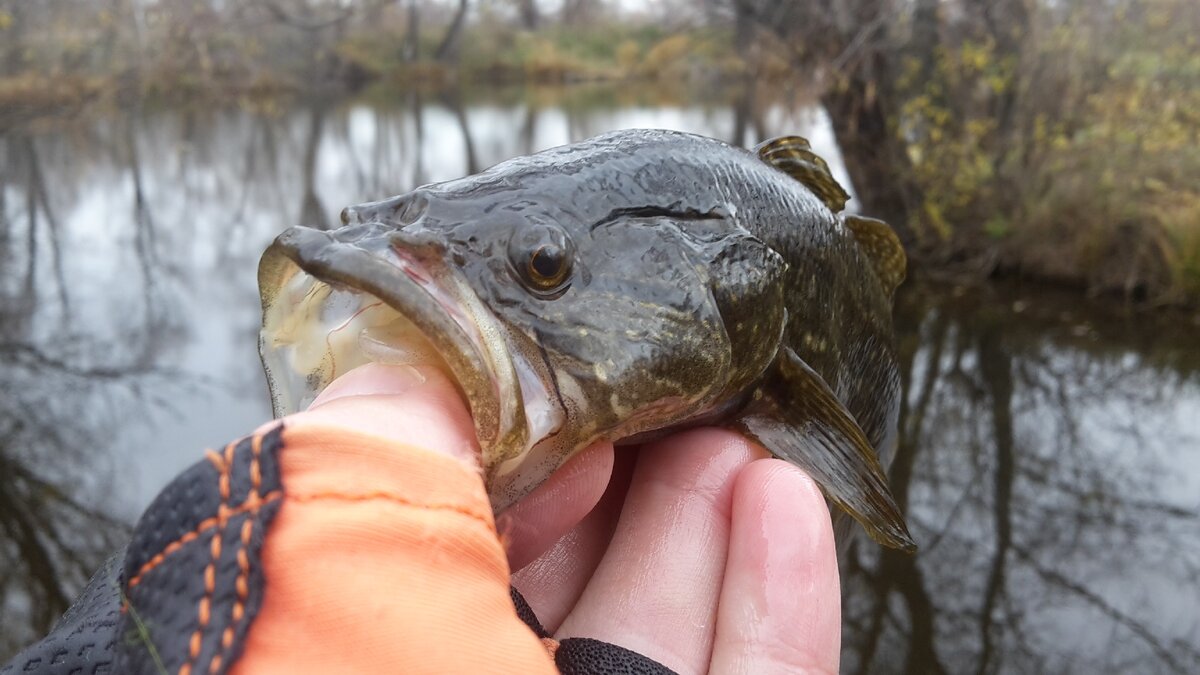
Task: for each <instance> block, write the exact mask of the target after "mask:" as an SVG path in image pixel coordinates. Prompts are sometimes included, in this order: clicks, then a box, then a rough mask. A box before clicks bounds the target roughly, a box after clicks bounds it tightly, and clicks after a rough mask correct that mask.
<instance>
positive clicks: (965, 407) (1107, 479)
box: [846, 286, 1200, 673]
mask: <svg viewBox="0 0 1200 675" xmlns="http://www.w3.org/2000/svg"><path fill="white" fill-rule="evenodd" d="M1075 304H1076V303H1072V302H1070V300H1067V299H1063V300H1059V301H1057V302H1055V301H1051V299H1048V298H1047V297H1046V293H1045V291H1042V292H1039V293H1036V294H1035V293H1033V292H1027V293H1026V294H1020V293H1016V294H1013V293H998V292H996V291H995V290H994V289H993V290H992V291H991V292H979V291H976V292H969V293H965V294H964V295H962V297H954V296H953V295H951V296H949V297H938V296H937V295H935V296H933V297H930V296H929V295H928V291H927V290H924V289H922V288H920V287H919V286H916V287H909V288H907V289H906V291H905V293H903V294H901V296H900V298H899V306H898V312H897V319H898V326H899V330H900V334H901V348H902V349H901V351H902V354H903V359H904V361H905V366H904V371H905V385H906V399H905V405H904V410H903V411H902V426H901V441H900V449H899V452H898V453H897V458H896V461H895V463H894V464H893V466H892V468H891V474H892V480H893V485H894V488H895V489H896V490H897V497H898V498H899V499H900V500H901V503H902V504H904V506H905V508H906V510H907V511H908V512H909V513H910V522H911V523H912V525H913V526H914V528H915V530H914V533H915V535H916V536H917V539H918V541H919V542H920V543H921V545H922V550H921V553H920V555H919V556H917V557H916V558H909V557H905V556H901V555H895V554H893V553H891V552H881V551H880V550H878V549H876V548H873V547H866V546H858V547H856V549H855V552H854V553H855V555H854V556H853V560H852V561H851V563H850V566H849V567H850V568H849V569H848V570H847V580H848V586H849V589H850V591H849V600H848V603H847V607H846V639H847V658H846V669H847V671H848V672H872V673H875V672H885V673H886V672H913V673H939V672H949V673H960V672H979V673H987V672H1194V671H1195V669H1196V668H1197V666H1198V665H1200V652H1198V651H1197V649H1196V646H1195V645H1196V638H1197V636H1200V618H1198V617H1197V615H1196V613H1195V603H1194V597H1195V590H1196V589H1197V580H1198V577H1197V575H1198V573H1200V509H1198V508H1197V506H1198V499H1197V497H1196V495H1197V494H1198V492H1197V482H1198V481H1197V476H1198V475H1200V446H1198V445H1197V440H1200V425H1198V424H1197V423H1196V422H1195V421H1194V416H1195V414H1196V413H1197V412H1200V388H1198V386H1197V385H1198V378H1197V370H1196V369H1197V366H1198V365H1200V363H1198V355H1197V354H1196V352H1195V350H1194V344H1193V343H1192V341H1191V339H1190V335H1192V334H1194V330H1195V328H1194V327H1184V328H1183V329H1182V330H1181V328H1180V327H1179V326H1178V325H1173V324H1172V323H1171V322H1169V321H1162V322H1160V323H1161V324H1162V325H1153V322H1151V323H1149V324H1147V323H1145V322H1146V321H1148V320H1147V319H1146V318H1140V319H1136V320H1124V321H1120V320H1114V319H1113V318H1111V317H1109V318H1104V317H1101V316H1096V315H1089V314H1088V313H1087V312H1084V311H1082V310H1080V309H1079V308H1077V307H1073V305H1075ZM1189 329H1190V330H1189ZM1147 335H1153V336H1154V337H1153V338H1151V339H1150V340H1147V339H1146V338H1147ZM1185 416H1187V419H1185ZM1180 589H1188V591H1187V592H1185V593H1183V594H1180V592H1179V591H1180Z"/></svg>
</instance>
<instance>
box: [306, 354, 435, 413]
mask: <svg viewBox="0 0 1200 675" xmlns="http://www.w3.org/2000/svg"><path fill="white" fill-rule="evenodd" d="M422 384H425V375H424V374H422V373H421V371H420V370H417V368H415V367H414V366H409V365H401V366H391V365H383V364H380V363H368V364H366V365H362V366H359V367H358V368H355V369H354V370H351V371H350V372H348V373H346V374H345V375H343V376H341V377H339V378H337V379H336V380H334V381H333V382H332V383H331V384H330V385H329V386H328V387H326V388H325V391H322V392H321V393H320V394H318V395H317V398H316V400H314V401H313V402H312V405H310V406H308V409H309V410H313V409H314V408H317V407H319V406H322V405H325V404H326V403H329V402H330V401H334V400H337V399H339V398H346V397H348V396H394V395H397V394H403V393H404V392H406V391H409V390H410V389H412V388H414V387H419V386H421V385H422Z"/></svg>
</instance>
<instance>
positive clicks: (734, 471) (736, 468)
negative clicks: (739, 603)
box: [557, 429, 765, 674]
mask: <svg viewBox="0 0 1200 675" xmlns="http://www.w3.org/2000/svg"><path fill="white" fill-rule="evenodd" d="M764 456H765V453H764V452H763V451H762V450H761V449H759V448H757V447H755V446H753V445H752V444H750V443H749V442H747V441H746V440H745V439H743V438H742V437H741V436H739V435H737V434H735V433H733V432H730V431H723V430H718V429H699V430H695V431H690V432H685V433H682V434H678V435H676V436H673V437H670V438H668V439H666V440H663V441H661V442H658V443H653V444H649V445H648V446H647V447H646V448H645V449H644V450H643V452H642V455H641V457H640V458H639V461H638V465H637V468H636V469H635V471H634V475H633V481H632V483H631V484H630V486H629V493H628V496H627V497H626V499H625V507H624V510H623V511H622V513H621V518H620V521H619V522H618V523H617V529H616V532H615V533H614V534H613V539H612V543H611V544H610V546H609V548H608V551H607V552H606V553H605V555H604V558H603V560H601V562H600V565H599V567H597V569H596V572H595V574H594V575H593V577H592V580H591V582H590V583H589V585H588V587H587V588H586V589H585V590H584V592H583V595H582V596H581V597H580V599H579V603H578V604H577V605H576V606H575V608H574V610H572V612H571V614H570V615H569V616H568V617H567V618H566V620H564V622H563V624H562V626H561V627H560V628H559V631H558V635H557V637H558V638H559V639H563V638H567V637H590V638H595V639H598V640H604V641H606V642H611V643H613V644H616V645H620V646H622V647H625V648H626V649H631V650H633V651H635V652H638V653H641V654H643V655H645V656H647V657H649V658H652V659H654V660H656V661H658V662H660V663H662V664H663V665H665V666H667V667H668V668H671V669H673V670H675V671H676V672H679V673H685V674H686V673H702V672H705V671H706V670H707V664H708V661H709V658H710V655H711V652H712V643H713V634H714V623H715V617H716V607H717V599H718V597H719V596H720V589H721V581H722V576H723V574H724V569H725V558H726V551H727V548H728V545H729V517H730V510H731V494H732V488H733V482H734V479H735V478H736V477H737V475H738V473H739V472H740V470H741V468H742V467H743V466H745V465H746V464H748V463H749V462H751V461H753V460H754V459H759V458H761V457H764Z"/></svg>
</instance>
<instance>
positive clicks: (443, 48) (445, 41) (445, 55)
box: [433, 0, 468, 62]
mask: <svg viewBox="0 0 1200 675" xmlns="http://www.w3.org/2000/svg"><path fill="white" fill-rule="evenodd" d="M467 4H468V0H459V2H458V11H457V12H455V13H454V19H453V20H452V21H451V22H450V27H449V28H447V29H446V35H445V37H443V38H442V43H441V44H440V45H438V48H437V51H436V52H434V54H433V58H435V59H437V60H438V61H442V62H456V61H458V43H459V37H461V36H462V28H463V24H464V23H465V22H466V18H467Z"/></svg>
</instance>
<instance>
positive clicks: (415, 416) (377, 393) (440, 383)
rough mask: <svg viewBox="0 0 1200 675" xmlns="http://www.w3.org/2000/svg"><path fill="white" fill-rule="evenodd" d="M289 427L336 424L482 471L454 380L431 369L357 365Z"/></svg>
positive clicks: (331, 385)
mask: <svg viewBox="0 0 1200 675" xmlns="http://www.w3.org/2000/svg"><path fill="white" fill-rule="evenodd" d="M289 424H291V425H292V426H297V425H305V424H321V425H331V424H332V425H335V426H341V427H345V428H347V429H353V430H355V431H359V432H363V433H368V434H372V435H375V436H381V437H383V438H387V439H389V440H394V441H401V442H404V443H406V444H408V445H414V446H417V447H420V448H424V449H426V450H429V451H431V452H435V453H438V454H444V455H449V456H451V457H454V458H455V459H458V460H461V461H463V462H465V463H467V464H470V465H471V466H472V467H478V466H479V445H478V442H477V441H476V439H475V428H474V426H473V425H472V422H471V415H470V412H469V411H468V410H467V406H466V404H465V403H464V402H463V400H462V397H461V396H460V395H459V392H458V390H457V389H456V388H455V386H454V384H453V383H452V382H451V381H450V379H449V378H448V377H447V376H446V375H445V374H444V373H442V372H441V371H440V370H438V369H437V368H434V367H432V366H389V365H383V364H378V363H368V364H366V365H363V366H359V367H358V368H355V369H354V370H351V371H350V372H348V373H346V374H345V375H343V376H341V377H339V378H338V379H336V380H334V381H333V383H332V384H330V385H329V387H327V388H326V389H325V391H323V392H321V394H320V395H319V396H317V399H316V400H315V401H313V403H312V405H311V406H309V409H308V410H307V411H304V412H301V413H298V414H295V415H292V416H291V417H290V418H289Z"/></svg>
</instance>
